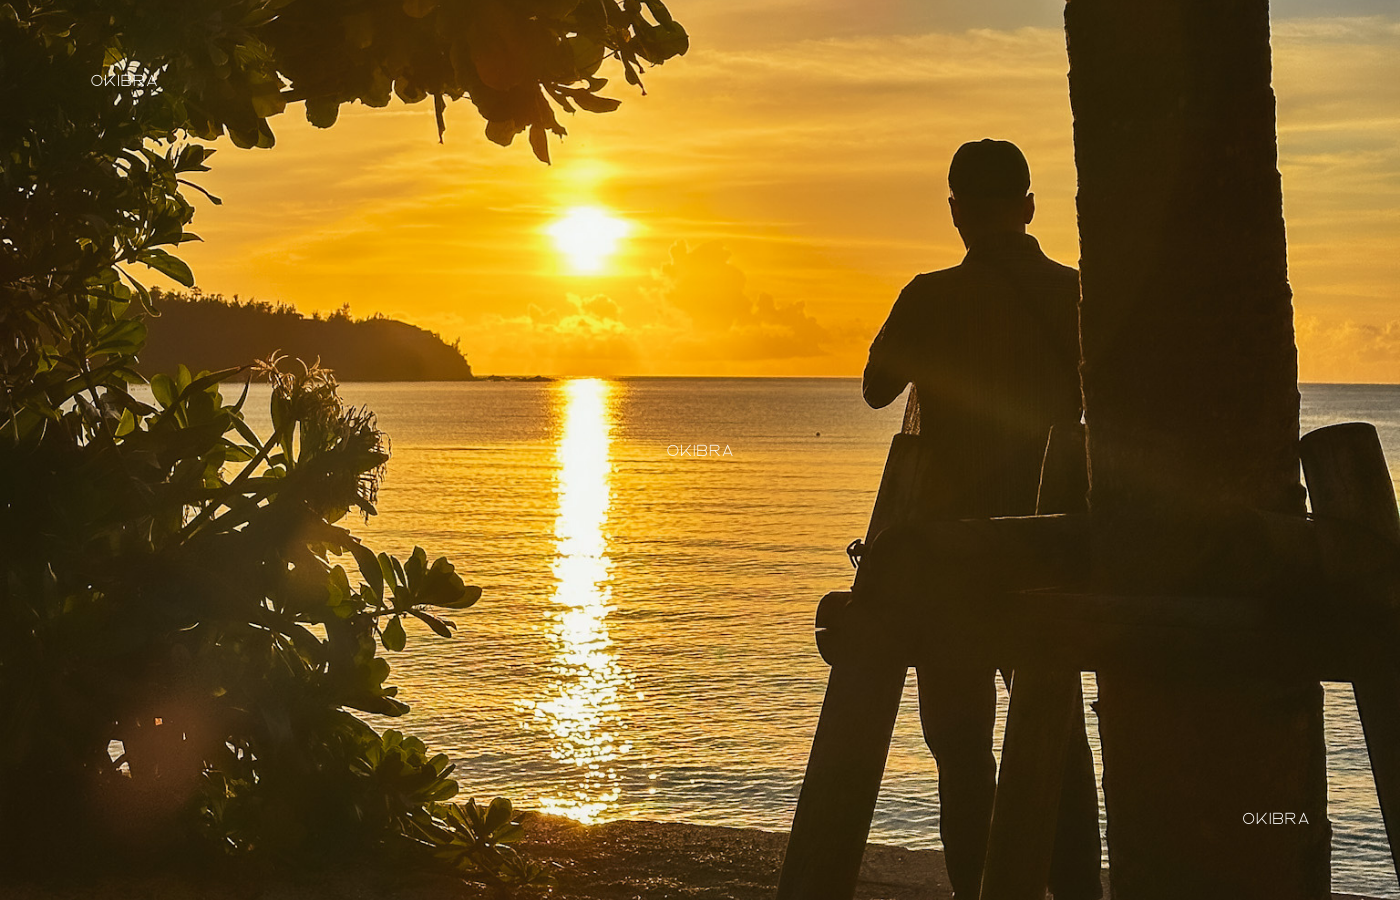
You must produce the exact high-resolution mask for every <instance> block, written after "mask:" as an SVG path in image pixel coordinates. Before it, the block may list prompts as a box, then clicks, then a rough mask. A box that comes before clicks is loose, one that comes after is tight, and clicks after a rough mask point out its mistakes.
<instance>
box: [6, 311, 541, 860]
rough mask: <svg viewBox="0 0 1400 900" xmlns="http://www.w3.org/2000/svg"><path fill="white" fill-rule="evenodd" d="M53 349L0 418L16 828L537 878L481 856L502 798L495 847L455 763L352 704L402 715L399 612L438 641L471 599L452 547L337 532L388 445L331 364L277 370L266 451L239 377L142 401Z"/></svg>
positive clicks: (198, 382) (474, 592) (182, 375)
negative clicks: (430, 855)
mask: <svg viewBox="0 0 1400 900" xmlns="http://www.w3.org/2000/svg"><path fill="white" fill-rule="evenodd" d="M113 327H114V328H115V329H120V328H123V327H124V326H123V325H121V324H120V323H117V324H115V325H114V326H113ZM40 355H41V356H51V355H52V354H51V352H48V351H45V352H42V353H41V354H40ZM115 356H116V359H117V360H126V361H127V362H129V361H130V360H129V359H128V358H127V355H126V354H115ZM56 360H57V362H56V364H55V365H54V366H53V367H52V368H51V369H49V370H48V371H47V372H44V373H41V375H40V377H38V378H37V379H36V384H39V385H43V386H45V387H46V388H47V390H45V391H44V392H43V394H42V399H41V400H40V399H34V400H32V401H31V402H30V403H29V404H27V405H26V406H24V407H22V408H21V409H20V410H19V411H18V413H17V414H15V415H12V416H11V417H9V419H8V421H7V422H6V423H5V427H4V428H3V429H0V466H3V472H4V473H5V477H4V503H3V506H2V507H0V542H3V545H4V551H3V552H4V556H3V561H4V576H5V598H4V599H5V605H4V610H3V612H4V621H3V623H2V624H3V641H4V644H3V653H0V716H3V718H4V721H5V722H6V723H7V735H8V737H9V740H7V741H6V742H5V743H4V744H3V746H0V790H2V791H3V797H4V800H5V805H6V807H7V809H8V810H10V811H15V810H23V812H24V820H25V822H26V824H27V825H28V824H29V823H32V822H33V821H34V818H35V817H36V816H37V817H40V818H42V817H43V815H44V811H45V810H53V809H55V807H54V806H53V801H54V800H55V799H62V800H63V801H64V802H63V803H62V804H61V808H62V810H63V812H62V815H63V817H64V818H65V819H69V818H71V817H72V814H73V813H74V811H75V810H76V811H79V819H80V820H84V821H85V822H86V824H87V825H90V826H91V828H92V835H91V836H93V837H96V838H98V839H99V840H102V841H103V842H107V843H110V842H112V841H113V840H114V839H116V840H118V841H119V842H121V841H125V842H126V843H127V844H129V845H137V844H143V843H145V844H149V843H151V842H152V841H154V842H156V843H157V844H164V845H172V840H173V841H174V842H175V843H179V841H180V840H181V839H182V837H184V836H188V835H190V834H193V833H201V834H203V835H204V836H206V837H208V838H212V839H213V840H214V841H215V842H216V843H217V844H218V845H220V846H222V847H224V848H225V849H226V850H229V851H245V850H254V849H257V850H262V851H270V852H273V853H277V854H300V853H304V852H321V851H329V850H337V851H341V850H344V849H346V848H347V847H354V846H361V845H364V844H366V843H369V844H374V843H381V842H384V841H386V840H387V841H396V840H397V841H402V842H409V843H416V844H418V845H421V846H423V847H425V848H426V847H433V846H441V847H442V848H444V849H447V850H451V851H452V852H451V853H449V854H448V855H447V856H444V857H443V858H444V859H450V860H451V861H452V862H453V863H455V864H457V865H458V866H459V867H460V868H462V869H464V870H466V871H472V872H481V871H485V872H487V873H489V874H490V875H491V876H492V877H498V878H512V879H525V880H529V879H532V878H538V877H539V876H540V874H541V873H540V870H538V869H537V868H535V867H533V866H531V865H528V864H524V863H521V862H520V861H519V860H516V859H514V858H513V857H510V856H506V855H503V854H502V853H500V852H498V851H495V850H491V847H492V846H493V845H494V843H496V842H499V841H500V840H501V836H500V835H496V836H495V837H494V838H492V835H493V834H495V832H496V831H497V830H498V829H499V828H500V827H501V826H502V824H503V823H502V822H501V821H499V819H500V816H501V813H500V810H501V809H507V810H508V809H509V805H508V804H505V806H502V805H501V804H504V803H505V801H498V802H497V804H495V805H493V807H492V809H493V811H494V812H493V815H492V816H488V819H490V820H491V824H492V827H491V828H490V829H489V830H487V831H486V832H485V833H484V834H478V833H477V832H475V831H467V832H464V831H463V829H462V823H463V821H469V820H463V819H462V818H461V817H460V814H457V813H454V812H453V811H451V810H450V809H449V808H447V807H442V806H438V805H435V804H440V803H441V801H445V800H447V799H449V798H450V797H452V796H453V795H455V794H456V792H457V785H456V783H455V782H453V781H452V780H451V779H450V778H449V777H448V775H449V773H450V771H451V769H452V766H451V765H450V764H449V763H448V761H447V758H446V757H445V756H443V755H441V754H438V755H430V754H429V753H428V751H427V750H426V749H425V748H424V746H423V744H422V743H421V742H419V741H418V740H417V739H415V738H405V737H404V736H403V735H401V734H400V733H398V732H396V731H388V732H385V733H384V734H379V733H377V732H375V731H374V729H372V728H371V727H370V726H369V725H367V724H365V723H364V722H363V721H361V720H360V719H358V718H357V717H355V716H354V715H353V714H351V713H350V712H348V711H347V710H350V709H353V710H360V711H363V712H368V713H376V714H379V715H385V716H398V715H402V714H403V713H404V712H406V711H407V710H408V706H407V705H406V704H404V703H403V702H402V701H401V700H399V699H398V698H397V696H396V693H397V689H396V688H394V687H393V686H390V685H388V684H387V683H386V682H387V681H388V677H389V672H390V667H389V664H388V662H387V661H386V660H385V658H384V657H383V656H382V655H381V654H380V652H379V651H380V648H381V647H382V648H384V649H387V650H402V649H403V647H404V644H405V641H406V633H405V630H404V627H403V620H404V619H405V618H408V617H412V618H414V619H417V620H419V621H421V622H422V623H424V624H426V625H427V626H428V627H429V628H430V629H432V630H433V631H434V632H436V633H437V634H439V635H442V636H444V637H446V636H449V635H450V634H451V630H452V628H453V623H452V621H451V620H450V619H447V618H445V617H444V613H450V612H452V611H456V610H463V609H466V608H467V607H469V606H471V605H472V604H473V603H475V602H476V601H477V599H478V598H479V597H480V596H481V591H480V589H479V588H476V587H473V586H469V585H466V584H464V583H463V581H462V579H461V577H460V576H458V574H457V573H456V571H455V570H454V568H453V566H452V564H451V563H449V562H448V561H447V560H446V559H442V558H439V559H437V560H436V561H433V562H431V563H430V562H429V560H428V556H427V554H426V553H425V552H424V551H423V549H422V548H416V549H415V550H414V552H413V554H412V555H411V556H409V557H408V559H407V560H404V561H400V560H399V559H396V558H394V557H391V556H389V555H388V554H384V553H379V554H376V553H374V552H373V551H372V550H370V549H369V548H368V547H366V546H365V545H364V544H363V543H362V542H361V541H360V540H359V539H358V538H356V537H354V536H353V535H352V534H351V533H350V532H349V531H348V530H346V529H345V528H343V527H340V526H339V525H337V524H336V523H337V522H338V521H339V520H341V519H342V518H343V517H344V516H345V515H346V514H347V513H349V512H350V511H351V510H358V511H360V512H361V513H362V514H364V515H365V516H368V515H371V514H373V513H374V511H375V507H374V501H375V494H376V490H377V488H378V485H379V480H380V478H381V476H382V474H383V470H384V464H385V463H386V462H387V461H388V459H389V453H388V450H387V447H386V445H385V441H384V436H383V435H382V434H381V433H380V432H379V431H378V430H377V429H376V428H375V422H374V416H373V415H372V414H371V413H369V412H368V411H366V410H363V409H354V408H346V407H345V406H344V404H343V403H342V402H341V400H340V398H339V396H338V395H337V392H336V384H335V380H334V378H333V377H332V376H331V375H330V373H328V372H326V371H324V370H322V369H319V368H317V367H315V366H310V367H306V366H302V367H301V369H300V371H288V370H287V368H286V367H284V366H281V365H279V364H278V363H277V362H275V361H273V362H268V363H264V364H261V366H260V367H259V369H260V371H261V373H262V374H264V375H266V376H267V377H268V378H269V379H270V380H271V381H272V390H271V394H270V403H271V419H272V433H271V434H270V435H268V436H267V437H266V438H259V436H258V435H257V434H255V433H254V432H253V430H252V429H251V428H250V427H249V426H248V424H247V422H246V421H245V420H244V416H243V406H244V403H245V401H246V398H247V393H248V390H247V385H246V384H245V385H244V389H243V394H242V396H240V397H239V398H238V400H237V401H236V402H233V403H229V402H227V401H226V400H225V398H224V396H223V394H222V391H221V382H222V381H223V379H226V378H229V377H230V376H233V375H235V374H237V373H236V372H235V371H225V372H216V373H201V374H200V375H199V376H197V377H196V376H192V375H191V374H190V373H189V372H188V371H187V370H185V369H184V368H183V367H182V368H181V369H180V371H179V372H178V374H177V375H176V376H175V377H173V378H172V377H167V376H163V375H158V376H156V377H155V378H154V379H152V382H151V393H152V394H153V396H154V400H155V403H154V405H151V404H147V403H144V402H142V401H141V400H140V399H138V398H136V397H135V396H133V395H132V394H131V393H129V392H128V391H127V389H126V388H125V387H124V386H123V385H122V384H120V383H119V379H117V378H116V376H115V375H108V376H107V380H106V382H105V383H104V384H102V385H100V387H90V386H89V385H88V384H87V382H90V381H91V380H92V379H91V378H84V377H81V376H74V375H72V374H69V373H67V372H66V371H65V369H64V365H63V360H62V358H61V357H58V358H56ZM109 366H110V364H109ZM41 412H42V414H41ZM341 560H343V562H342V561H341ZM347 566H348V568H347ZM113 741H117V742H120V747H121V748H122V752H121V753H120V755H118V756H117V758H116V759H113V758H111V756H110V755H109V753H108V748H109V745H111V743H112V742H113ZM469 808H470V807H469ZM430 810H435V812H434V811H430ZM83 811H86V812H87V813H90V815H88V816H86V817H84V816H83V815H82V812H83ZM506 819H507V820H511V821H515V822H517V823H518V817H513V816H510V815H507V816H506ZM196 823H197V824H196ZM70 825H71V823H70ZM465 833H470V834H473V835H476V836H477V837H478V838H479V839H481V840H486V839H490V840H489V841H488V842H487V843H486V844H481V843H480V840H479V841H478V843H477V844H470V845H464V844H463V841H462V835H463V834H465ZM488 850H489V851H490V852H487V851H488Z"/></svg>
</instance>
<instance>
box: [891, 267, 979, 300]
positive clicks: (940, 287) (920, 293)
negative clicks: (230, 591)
mask: <svg viewBox="0 0 1400 900" xmlns="http://www.w3.org/2000/svg"><path fill="white" fill-rule="evenodd" d="M967 276H968V272H967V269H966V267H964V266H963V265H961V264H960V265H956V266H949V267H948V268H946V269H939V270H938V271H936V272H923V273H920V274H918V275H915V276H914V277H913V279H911V280H910V282H909V283H908V284H907V285H905V286H904V291H903V294H904V295H907V296H911V297H937V296H939V295H940V294H943V293H946V291H947V290H948V289H949V288H952V287H955V286H957V285H960V284H962V283H963V282H965V281H966V280H967Z"/></svg>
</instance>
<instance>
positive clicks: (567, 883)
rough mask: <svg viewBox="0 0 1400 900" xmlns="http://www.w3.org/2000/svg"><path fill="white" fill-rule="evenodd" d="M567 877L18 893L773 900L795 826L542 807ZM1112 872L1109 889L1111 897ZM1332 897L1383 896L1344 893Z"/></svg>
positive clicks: (538, 829) (100, 882)
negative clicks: (520, 884)
mask: <svg viewBox="0 0 1400 900" xmlns="http://www.w3.org/2000/svg"><path fill="white" fill-rule="evenodd" d="M517 846H518V847H519V849H520V851H521V852H522V853H523V854H525V855H526V856H528V857H529V858H530V859H532V860H534V861H535V862H538V863H542V864H544V865H546V866H548V867H549V868H551V869H552V870H553V871H554V872H555V873H556V876H555V877H556V878H557V879H558V884H557V885H556V886H555V887H554V888H531V887H524V888H517V889H515V890H513V891H508V892H502V891H497V890H493V889H490V888H486V887H481V886H477V885H469V884H465V883H463V882H462V881H461V880H459V879H457V878H455V877H452V876H450V875H444V874H440V873H427V872H425V873H417V874H415V873H408V874H405V873H404V872H402V871H401V870H390V869H389V868H388V867H374V866H367V865H349V866H341V865H337V866H333V867H327V868H326V869H325V870H322V871H310V870H308V871H305V872H277V873H275V874H274V873H266V872H264V873H259V872H257V871H256V870H255V869H254V868H252V867H250V868H249V869H248V870H246V871H241V872H239V873H238V874H237V875H235V876H232V877H229V878H225V879H220V880H217V881H211V880H210V879H207V878H206V879H195V878H190V877H188V876H181V875H176V874H168V873H162V874H153V875H145V876H143V875H130V874H128V875H113V876H104V877H101V878H97V879H91V880H83V881H64V882H56V883H44V884H17V885H7V886H6V894H5V896H6V897H7V898H10V900H80V898H81V900H129V898H136V897H139V898H142V900H478V898H481V900H486V898H499V897H513V898H520V900H526V898H529V900H535V898H539V900H544V898H549V900H636V898H646V900H653V898H655V900H772V898H773V896H774V892H775V890H776V888H777V883H778V872H779V869H780V868H781V866H782V859H783V851H784V849H785V848H786V846H787V832H783V831H764V830H762V829H758V828H740V827H729V826H722V825H688V824H682V823H672V822H648V821H632V820H620V821H615V822H606V823H602V824H598V825H583V824H580V823H578V822H575V821H573V820H572V819H566V818H563V817H560V816H547V815H543V814H539V813H536V814H535V815H533V816H531V817H530V819H529V820H528V821H527V822H526V824H525V837H524V839H523V840H522V841H521V842H520V843H519V844H518V845H517ZM1107 888H1108V882H1107V873H1105V875H1104V897H1105V900H1108V897H1109V894H1108V889H1107ZM951 897H952V891H951V889H950V888H949V886H948V876H947V871H946V869H945V868H944V865H943V853H942V851H940V850H908V849H905V848H902V847H893V846H887V845H883V844H870V845H868V846H867V848H866V853H865V861H864V863H863V865H862V866H861V877H860V884H859V885H858V887H857V890H856V898H858V900H951ZM1332 900H1371V898H1366V897H1362V896H1360V895H1356V894H1335V893H1334V894H1333V895H1332Z"/></svg>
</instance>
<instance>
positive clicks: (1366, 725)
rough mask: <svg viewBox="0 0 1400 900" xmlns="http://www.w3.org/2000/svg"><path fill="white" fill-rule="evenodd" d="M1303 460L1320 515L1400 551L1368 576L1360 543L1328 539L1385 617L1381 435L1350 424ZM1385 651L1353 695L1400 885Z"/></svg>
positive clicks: (1395, 689) (1398, 703)
mask: <svg viewBox="0 0 1400 900" xmlns="http://www.w3.org/2000/svg"><path fill="white" fill-rule="evenodd" d="M1301 454H1302V458H1303V474H1304V476H1305V477H1306V479H1307V483H1308V493H1309V495H1310V497H1311V499H1312V510H1313V515H1315V516H1317V517H1319V518H1320V519H1335V520H1340V521H1342V522H1346V523H1350V524H1352V525H1355V526H1359V527H1360V528H1362V529H1364V530H1365V531H1366V532H1369V533H1370V534H1371V535H1373V536H1375V537H1377V538H1379V539H1380V540H1382V541H1384V542H1385V543H1386V544H1387V545H1389V546H1390V547H1391V548H1393V549H1394V550H1395V551H1396V552H1395V553H1393V554H1392V561H1391V565H1390V566H1389V567H1388V569H1389V571H1387V567H1386V566H1384V565H1378V566H1375V567H1374V568H1372V571H1370V572H1367V571H1365V570H1366V569H1367V568H1370V567H1367V566H1365V565H1358V564H1357V563H1356V560H1355V558H1354V556H1355V553H1354V549H1355V547H1354V541H1353V540H1347V539H1346V536H1345V535H1338V534H1337V533H1336V532H1334V531H1330V530H1326V529H1324V530H1322V531H1321V534H1322V536H1323V540H1322V559H1323V566H1324V568H1327V569H1329V570H1331V574H1332V575H1333V578H1334V580H1338V581H1343V582H1345V583H1348V585H1349V587H1351V589H1352V590H1355V591H1358V592H1360V593H1362V594H1370V595H1372V596H1371V597H1370V598H1366V597H1362V598H1361V600H1362V603H1363V604H1365V602H1366V600H1367V599H1370V600H1371V601H1372V603H1373V605H1374V606H1377V607H1380V608H1381V610H1382V611H1383V610H1384V608H1385V607H1386V606H1387V605H1388V603H1387V601H1388V600H1390V599H1391V597H1392V592H1393V588H1394V578H1393V577H1387V576H1388V575H1390V576H1393V573H1394V558H1395V557H1396V556H1400V511H1397V508H1396V504H1395V485H1394V483H1393V482H1392V481H1391V478H1390V469H1389V467H1388V466H1387V465H1386V462H1385V453H1384V452H1383V451H1382V450H1381V443H1380V438H1379V436H1378V435H1377V434H1376V429H1375V427H1374V426H1372V425H1369V424H1366V423H1364V422H1350V423H1347V424H1344V425H1333V426H1330V427H1328V428H1320V429H1318V430H1317V431H1314V432H1311V433H1309V434H1308V435H1306V436H1304V438H1303V440H1302V442H1301ZM1358 570H1361V571H1358ZM1364 620H1365V619H1364V617H1363V621H1364ZM1392 634H1393V632H1392ZM1380 650H1381V652H1377V653H1373V654H1368V655H1370V656H1371V657H1372V660H1371V661H1372V662H1373V666H1372V667H1371V668H1370V669H1369V671H1362V672H1360V673H1358V674H1357V677H1356V679H1355V681H1354V682H1353V684H1352V691H1353V693H1354V694H1355V696H1356V708H1357V711H1358V712H1359V713H1360V715H1361V727H1362V730H1363V731H1364V732H1365V734H1366V749H1367V751H1368V753H1369V754H1370V757H1371V774H1372V777H1374V778H1375V781H1376V796H1377V798H1378V799H1379V801H1380V806H1381V816H1382V818H1383V819H1384V820H1385V832H1386V837H1387V838H1388V839H1389V840H1390V858H1391V864H1392V865H1393V866H1394V867H1395V871H1396V875H1397V876H1398V877H1400V671H1397V669H1396V666H1395V665H1394V663H1392V662H1391V660H1392V659H1394V647H1393V646H1392V647H1388V648H1380Z"/></svg>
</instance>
